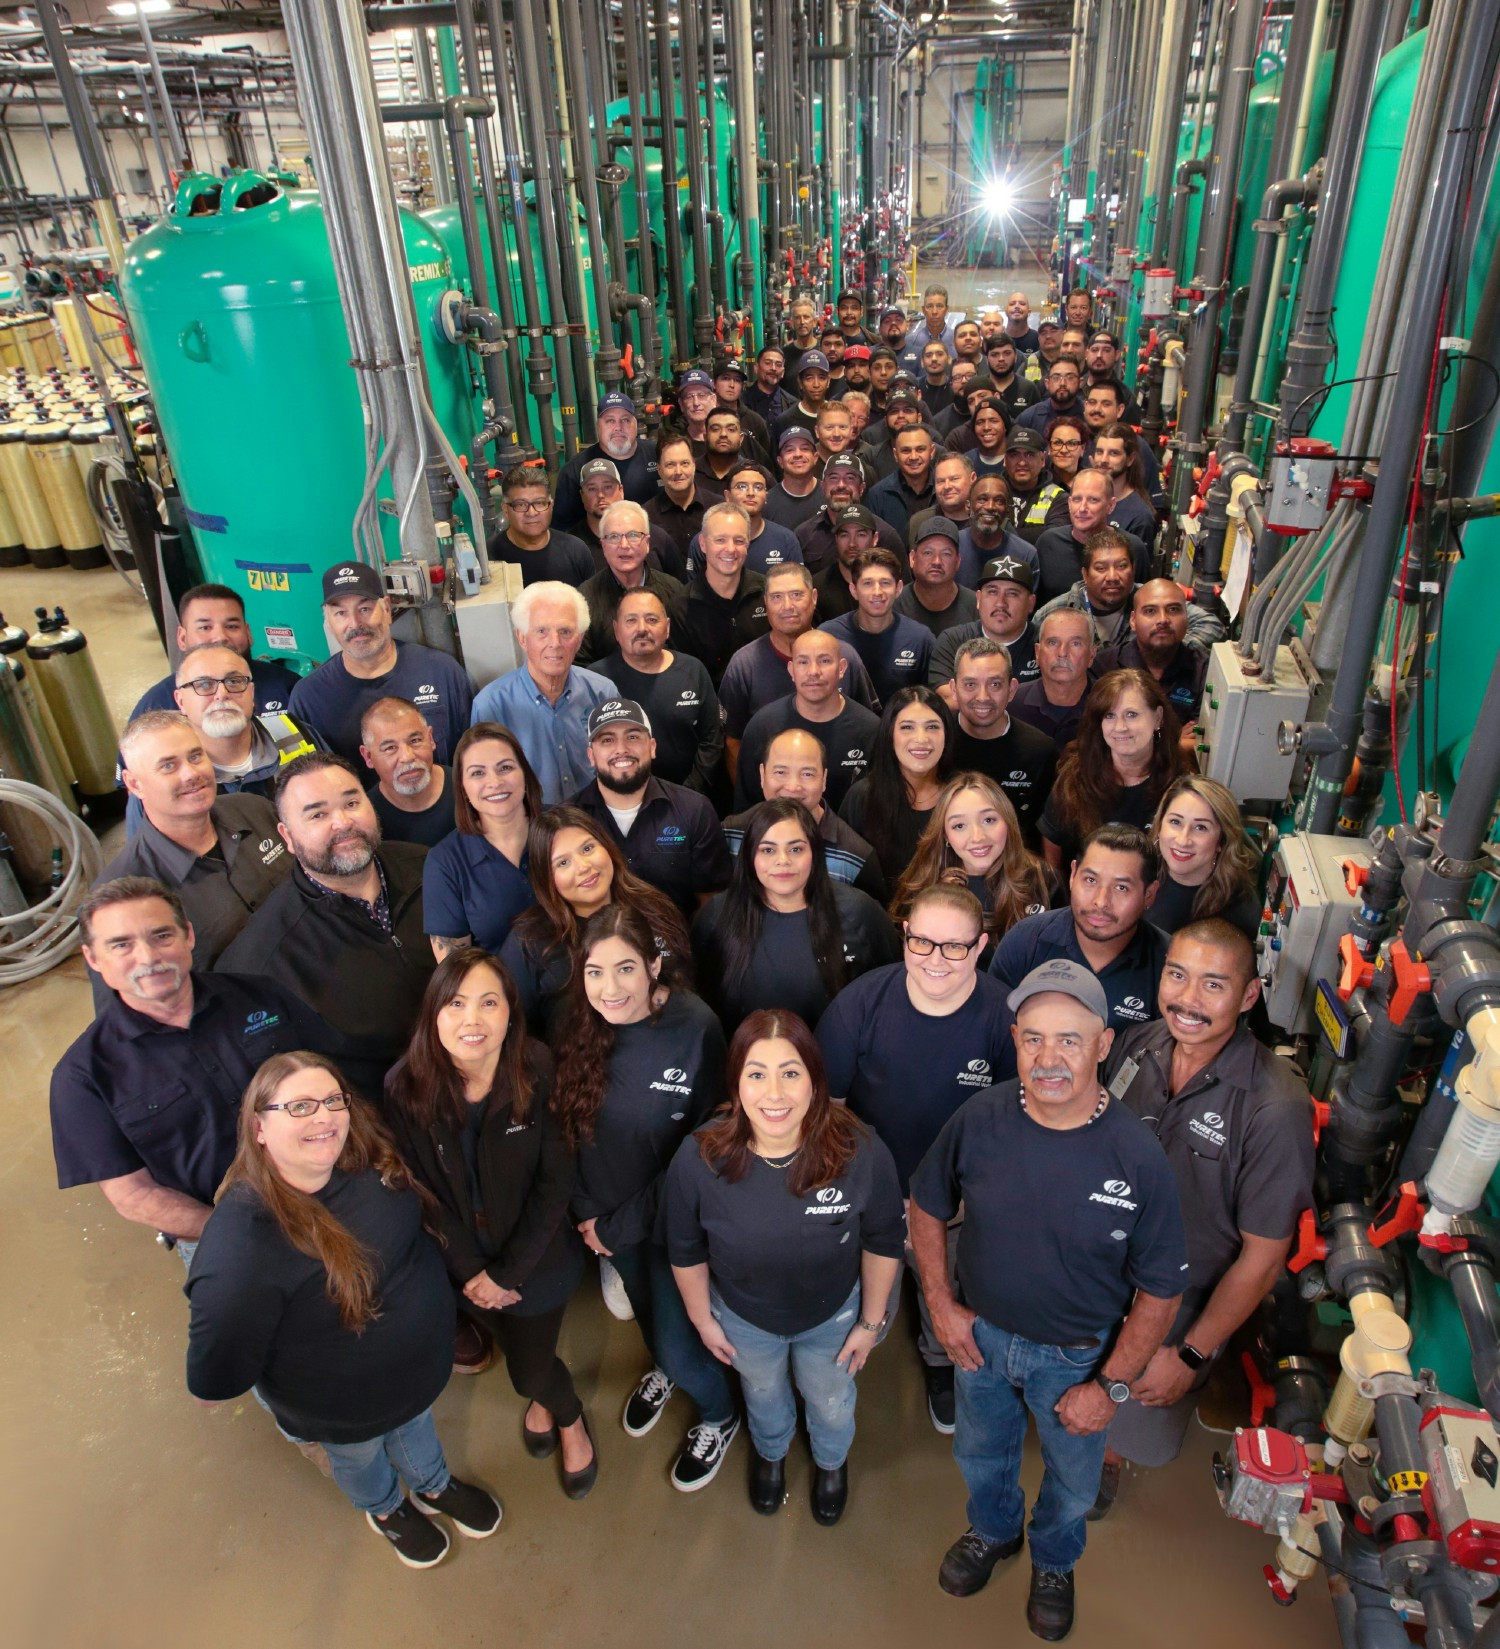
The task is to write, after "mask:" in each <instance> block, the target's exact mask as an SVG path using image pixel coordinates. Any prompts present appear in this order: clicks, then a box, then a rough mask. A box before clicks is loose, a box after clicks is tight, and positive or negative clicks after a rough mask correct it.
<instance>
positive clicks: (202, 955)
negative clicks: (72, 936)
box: [91, 791, 292, 1007]
mask: <svg viewBox="0 0 1500 1649" xmlns="http://www.w3.org/2000/svg"><path fill="white" fill-rule="evenodd" d="M209 817H210V818H211V819H212V820H213V822H214V829H215V830H217V831H218V833H219V843H218V849H217V851H215V852H212V853H205V854H204V855H202V857H201V858H200V857H199V856H198V855H197V854H196V853H194V852H193V851H192V850H191V849H190V848H185V847H179V846H178V845H177V843H176V842H174V841H172V840H170V838H168V837H166V836H164V835H162V833H161V831H159V830H158V829H157V828H156V826H155V825H154V824H152V822H151V820H150V819H149V818H143V819H142V820H141V827H140V829H139V830H137V831H136V833H135V835H134V836H132V837H131V838H130V840H129V841H128V842H127V843H126V844H125V846H124V847H123V848H122V849H121V851H120V852H119V853H117V854H116V855H115V856H114V858H113V859H111V860H110V862H109V863H108V864H107V865H106V866H105V867H104V873H103V875H102V876H100V878H99V882H112V881H114V880H115V878H116V877H119V876H149V877H151V878H152V879H153V880H154V881H157V882H160V883H162V885H163V886H165V887H169V888H173V889H175V890H176V892H177V896H178V897H179V898H180V899H181V900H182V908H183V909H184V910H185V911H186V912H187V919H188V921H190V922H191V923H192V924H193V937H194V943H193V960H194V962H195V963H196V964H197V965H198V966H199V967H200V968H211V967H212V966H213V965H214V963H215V962H216V961H217V960H218V958H219V953H220V952H221V951H222V950H223V949H224V947H225V946H226V945H227V944H228V943H229V942H230V940H231V939H233V938H234V936H235V935H236V934H237V933H238V932H239V931H240V929H241V928H242V927H244V925H245V923H246V922H248V921H249V920H250V918H251V916H252V915H253V914H254V913H255V911H257V910H258V909H259V908H260V907H261V905H263V904H264V903H265V901H266V900H267V899H269V898H270V896H271V895H272V894H273V893H274V892H275V891H276V889H277V888H278V887H280V886H281V884H282V883H283V882H284V881H285V880H286V879H287V877H288V876H290V875H291V873H292V856H291V854H290V853H288V852H287V850H286V848H285V846H284V845H283V843H282V840H281V837H280V836H279V835H278V834H277V832H276V809H275V808H274V807H272V805H271V804H270V802H268V801H267V800H266V799H265V797H264V796H256V795H252V794H250V793H249V792H248V791H236V792H235V793H233V794H232V795H227V796H220V797H219V798H218V800H217V801H215V803H214V805H213V807H212V809H211V810H210V813H209ZM99 882H96V883H95V884H94V885H95V887H97V886H98V885H99ZM91 977H92V978H93V979H94V986H95V990H94V1002H95V1006H96V1007H102V1005H103V1002H104V1000H105V999H106V998H107V997H110V996H112V995H113V992H111V991H110V990H109V989H108V987H107V986H105V984H104V983H103V981H102V980H100V979H99V978H98V977H97V976H94V975H91Z"/></svg>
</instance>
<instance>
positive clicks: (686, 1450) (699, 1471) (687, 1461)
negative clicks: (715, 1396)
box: [672, 1415, 740, 1494]
mask: <svg viewBox="0 0 1500 1649" xmlns="http://www.w3.org/2000/svg"><path fill="white" fill-rule="evenodd" d="M739 1430H740V1422H739V1417H738V1415H736V1417H735V1418H734V1419H733V1420H731V1421H730V1422H729V1424H728V1425H726V1426H703V1425H698V1426H693V1427H692V1428H691V1429H690V1430H689V1432H688V1434H687V1442H686V1443H685V1444H684V1445H683V1449H682V1453H681V1454H679V1455H678V1456H677V1464H676V1465H675V1466H673V1467H672V1487H673V1488H674V1489H681V1490H682V1492H683V1493H684V1494H695V1493H696V1492H697V1491H698V1490H699V1489H706V1488H707V1487H708V1485H709V1484H710V1483H712V1482H713V1480H714V1478H715V1477H717V1476H718V1474H719V1467H720V1466H722V1465H723V1464H724V1456H725V1455H726V1454H728V1453H729V1445H730V1444H731V1443H732V1442H733V1441H734V1440H735V1438H736V1437H737V1436H738V1435H739Z"/></svg>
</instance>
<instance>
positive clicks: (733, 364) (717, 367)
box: [714, 355, 750, 381]
mask: <svg viewBox="0 0 1500 1649" xmlns="http://www.w3.org/2000/svg"><path fill="white" fill-rule="evenodd" d="M731 372H732V373H733V374H734V375H735V377H736V378H739V379H741V380H742V381H743V380H746V379H748V378H749V376H750V374H749V373H748V372H747V371H746V370H745V363H744V362H743V361H742V360H740V359H739V357H738V356H735V355H731V356H729V357H728V359H727V360H723V361H715V362H714V377H715V378H725V377H728V375H729V374H730V373H731Z"/></svg>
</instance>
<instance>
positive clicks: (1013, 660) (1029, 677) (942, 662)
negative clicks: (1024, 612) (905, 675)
mask: <svg viewBox="0 0 1500 1649" xmlns="http://www.w3.org/2000/svg"><path fill="white" fill-rule="evenodd" d="M983 634H984V625H983V624H981V623H980V622H979V620H978V619H977V618H976V619H975V620H974V621H973V623H972V624H955V625H954V626H953V627H952V628H951V629H948V630H944V631H943V633H942V635H940V636H939V637H938V638H937V641H936V642H935V643H934V644H933V648H932V663H931V664H930V665H929V666H928V672H927V685H928V686H929V687H941V686H942V685H943V683H944V682H945V681H952V680H953V678H954V676H955V675H956V674H957V673H958V650H959V648H960V647H962V646H963V644H964V643H965V642H966V641H977V640H978V639H979V637H980V636H982V635H983ZM1001 646H1003V647H1004V648H1005V650H1006V652H1007V653H1009V654H1010V676H1011V680H1012V681H1016V682H1020V683H1021V684H1022V685H1024V684H1025V683H1026V682H1028V681H1035V680H1036V678H1037V676H1039V675H1040V674H1041V669H1042V667H1041V665H1040V664H1038V663H1037V661H1036V637H1035V636H1034V635H1033V634H1032V632H1031V627H1030V626H1029V625H1028V626H1027V627H1026V629H1024V630H1022V632H1021V633H1020V635H1018V636H1017V637H1016V639H1015V640H1014V641H1005V642H1002V643H1001Z"/></svg>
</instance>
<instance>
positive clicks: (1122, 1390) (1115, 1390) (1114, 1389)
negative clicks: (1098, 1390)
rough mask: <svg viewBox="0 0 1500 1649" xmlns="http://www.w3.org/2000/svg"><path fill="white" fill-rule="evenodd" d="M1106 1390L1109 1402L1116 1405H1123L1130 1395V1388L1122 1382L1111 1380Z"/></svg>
mask: <svg viewBox="0 0 1500 1649" xmlns="http://www.w3.org/2000/svg"><path fill="white" fill-rule="evenodd" d="M1107 1389H1108V1391H1109V1395H1110V1399H1111V1401H1113V1402H1116V1403H1123V1402H1124V1401H1125V1399H1126V1398H1127V1397H1129V1395H1130V1387H1129V1386H1127V1385H1126V1384H1125V1382H1124V1381H1123V1380H1111V1381H1110V1383H1109V1386H1108V1388H1107Z"/></svg>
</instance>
